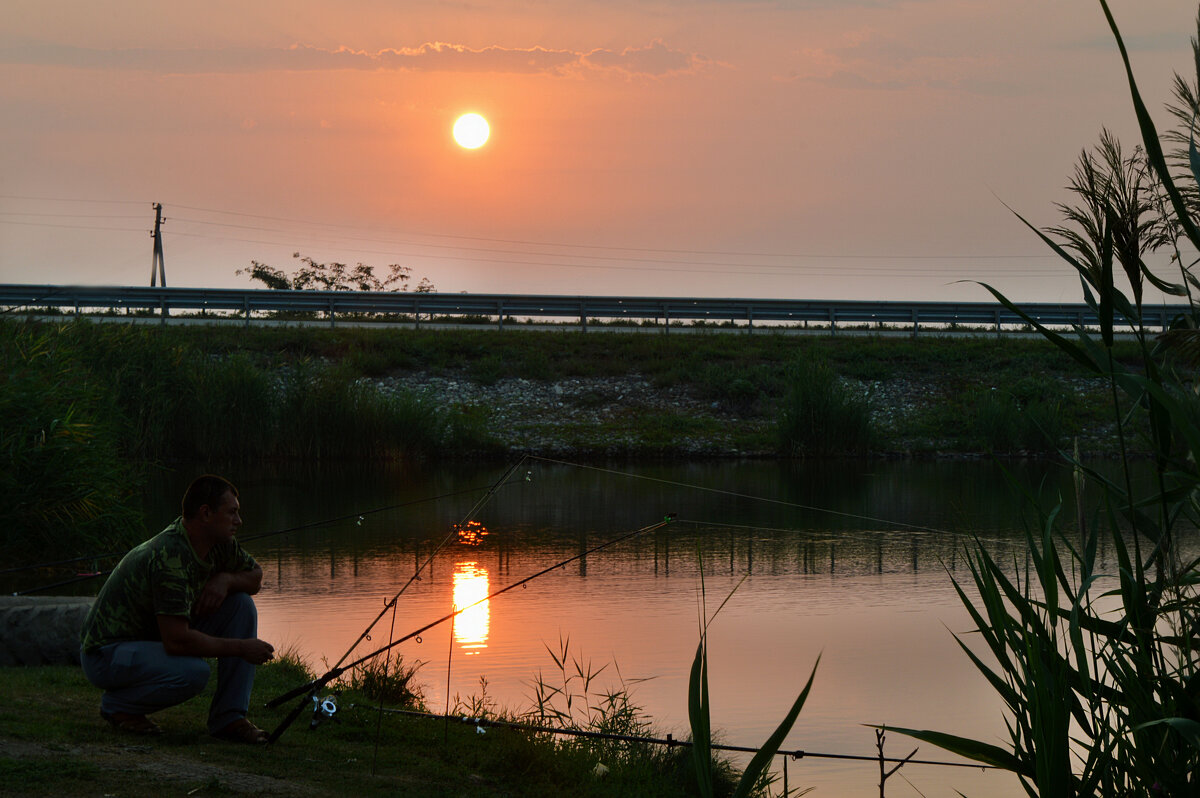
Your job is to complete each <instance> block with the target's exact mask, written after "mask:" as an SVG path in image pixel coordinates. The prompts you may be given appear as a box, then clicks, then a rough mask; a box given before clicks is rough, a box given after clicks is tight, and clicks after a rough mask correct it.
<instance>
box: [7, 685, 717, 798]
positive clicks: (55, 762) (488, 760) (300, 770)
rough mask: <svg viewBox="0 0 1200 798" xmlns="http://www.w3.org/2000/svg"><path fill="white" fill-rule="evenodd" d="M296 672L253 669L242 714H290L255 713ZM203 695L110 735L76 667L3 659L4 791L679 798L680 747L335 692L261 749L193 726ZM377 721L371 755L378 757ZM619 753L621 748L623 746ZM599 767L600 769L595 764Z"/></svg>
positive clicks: (270, 719) (685, 764) (265, 721)
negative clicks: (628, 744)
mask: <svg viewBox="0 0 1200 798" xmlns="http://www.w3.org/2000/svg"><path fill="white" fill-rule="evenodd" d="M306 678H307V677H306V675H305V674H304V672H303V671H302V670H299V669H298V668H297V666H296V664H295V663H294V661H291V662H284V663H273V664H271V665H269V666H265V667H262V668H260V669H259V673H258V678H257V679H256V682H255V693H254V696H253V698H252V701H251V707H252V710H251V719H252V720H254V721H255V722H256V723H257V724H258V725H260V726H262V727H264V728H268V729H269V728H274V726H275V725H277V724H278V723H279V721H280V720H281V719H282V717H283V716H284V715H285V714H286V712H287V711H288V710H289V709H290V705H285V706H283V707H280V708H279V709H277V710H265V709H258V707H261V706H262V705H263V703H264V702H265V701H266V700H267V699H269V698H271V697H273V696H275V695H278V694H280V693H282V692H284V691H285V690H286V689H288V688H291V687H294V686H295V685H296V684H297V683H298V682H303V681H304V680H305V679H306ZM213 682H215V679H214V680H211V681H210V687H209V692H207V693H205V694H203V695H201V696H199V697H197V698H196V699H193V700H192V701H189V702H187V703H185V704H183V705H181V706H178V707H174V708H172V709H168V710H165V711H163V712H160V713H158V714H156V715H155V719H156V721H157V722H158V723H159V724H160V725H161V726H162V727H163V728H164V729H165V731H166V733H165V734H164V735H162V736H161V737H156V738H138V737H130V736H125V735H120V734H117V733H115V732H113V731H112V730H111V729H109V728H108V727H107V725H106V724H104V723H103V721H102V720H101V719H100V717H99V715H98V706H99V696H100V694H99V691H98V690H96V689H95V688H93V687H92V686H91V685H89V684H88V683H87V682H86V680H85V679H84V677H83V675H82V672H81V671H80V670H79V668H77V667H66V666H55V667H40V668H10V669H6V670H5V672H4V679H3V680H0V776H3V777H6V780H5V782H4V785H5V786H4V789H3V793H4V794H5V795H11V796H14V798H16V797H17V796H42V795H95V796H101V795H121V796H134V797H136V796H148V797H152V798H158V797H159V796H161V795H164V794H166V795H188V794H191V795H221V794H232V793H238V794H282V795H331V796H332V795H336V796H341V795H361V796H367V797H368V798H369V797H370V796H395V795H404V796H444V795H472V796H476V795H477V796H511V795H522V796H558V795H578V796H596V797H597V798H603V797H605V796H620V795H639V796H663V798H669V797H671V796H687V795H694V794H696V793H695V786H694V778H692V777H691V776H690V774H689V764H690V763H689V754H688V752H687V750H686V749H678V748H677V749H670V750H668V751H656V752H647V753H645V755H636V756H615V755H614V752H613V750H612V747H611V744H608V746H609V748H608V749H607V750H601V749H596V748H593V747H592V746H590V745H588V744H587V743H584V742H580V741H571V742H566V743H563V742H557V741H555V740H554V739H552V738H550V737H548V736H546V735H531V734H526V733H519V732H515V731H510V730H505V729H499V728H492V729H488V730H487V732H486V734H479V733H478V732H476V730H475V727H474V726H473V725H464V724H461V723H451V724H449V725H446V724H444V723H443V722H440V721H431V720H426V719H417V718H408V717H403V716H397V715H390V714H388V715H384V717H383V719H382V723H379V722H378V721H379V715H378V712H377V711H376V707H377V706H378V703H377V702H376V701H375V700H374V699H371V698H368V697H367V696H366V695H364V694H362V693H360V692H357V691H354V690H346V691H345V692H343V693H342V695H341V697H340V698H339V705H340V707H341V708H340V709H339V711H338V713H337V716H336V717H337V718H338V720H336V721H325V722H322V723H321V724H320V725H319V726H318V727H317V728H316V729H315V730H310V729H309V728H308V726H309V718H310V717H311V716H310V714H309V713H307V712H306V713H305V714H304V715H302V716H301V718H300V720H299V721H297V722H296V723H295V724H294V725H293V726H292V727H291V728H290V729H289V730H288V731H287V732H286V733H284V735H283V736H282V737H281V738H280V739H279V740H278V742H276V743H275V744H274V745H272V746H269V747H266V748H258V747H251V746H239V745H234V744H229V743H222V742H219V741H216V740H214V739H212V738H211V737H209V736H208V735H207V734H205V733H204V718H205V714H206V712H207V705H208V700H209V697H210V694H211V689H212V683H213ZM377 728H378V729H379V735H380V736H379V738H378V740H379V746H378V759H377V760H376V758H375V750H376V749H375V744H376V729H377ZM624 753H628V751H625V752H624ZM600 762H603V764H605V766H606V767H607V768H609V772H608V774H607V775H606V776H604V777H603V778H598V777H596V776H595V774H594V773H593V771H594V769H595V767H596V765H597V764H598V763H600Z"/></svg>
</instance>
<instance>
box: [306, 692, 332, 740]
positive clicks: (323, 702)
mask: <svg viewBox="0 0 1200 798" xmlns="http://www.w3.org/2000/svg"><path fill="white" fill-rule="evenodd" d="M312 700H313V714H312V721H311V722H310V723H309V725H308V729H309V731H312V730H313V729H315V728H317V726H319V725H321V723H322V722H323V721H327V720H338V718H337V717H336V715H337V711H338V705H337V693H331V694H329V695H327V696H325V697H324V698H318V697H317V696H315V695H314V696H313V697H312Z"/></svg>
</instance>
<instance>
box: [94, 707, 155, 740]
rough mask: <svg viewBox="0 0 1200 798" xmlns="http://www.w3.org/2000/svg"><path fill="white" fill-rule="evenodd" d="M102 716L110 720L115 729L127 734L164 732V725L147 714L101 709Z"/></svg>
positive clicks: (109, 722)
mask: <svg viewBox="0 0 1200 798" xmlns="http://www.w3.org/2000/svg"><path fill="white" fill-rule="evenodd" d="M100 717H102V718H104V719H105V720H106V721H108V724H109V725H110V726H112V727H113V728H114V729H116V730H117V731H120V732H125V733H126V734H142V735H150V734H162V733H163V730H162V727H161V726H159V725H158V724H157V723H155V722H154V721H152V720H150V718H148V717H146V716H145V715H131V714H129V713H128V712H105V711H104V710H100Z"/></svg>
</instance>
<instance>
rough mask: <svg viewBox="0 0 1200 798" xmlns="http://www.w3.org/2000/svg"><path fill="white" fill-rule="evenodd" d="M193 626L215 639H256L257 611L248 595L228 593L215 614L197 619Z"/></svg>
mask: <svg viewBox="0 0 1200 798" xmlns="http://www.w3.org/2000/svg"><path fill="white" fill-rule="evenodd" d="M195 626H196V628H197V629H199V630H200V631H201V632H204V633H205V634H210V635H213V636H215V637H236V638H243V639H245V638H251V637H257V636H258V609H257V608H256V607H255V606H254V599H253V598H251V597H250V595H249V594H248V593H240V592H238V593H230V594H229V595H228V596H226V597H225V600H224V601H222V602H221V606H220V607H218V608H217V611H216V612H214V613H213V614H212V615H208V616H205V617H202V618H199V619H198V620H197V621H196V624H195Z"/></svg>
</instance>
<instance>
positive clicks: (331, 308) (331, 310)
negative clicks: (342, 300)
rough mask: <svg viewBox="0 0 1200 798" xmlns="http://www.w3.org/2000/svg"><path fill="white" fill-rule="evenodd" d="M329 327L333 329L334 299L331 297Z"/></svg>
mask: <svg viewBox="0 0 1200 798" xmlns="http://www.w3.org/2000/svg"><path fill="white" fill-rule="evenodd" d="M329 326H330V328H331V329H332V327H333V297H329Z"/></svg>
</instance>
